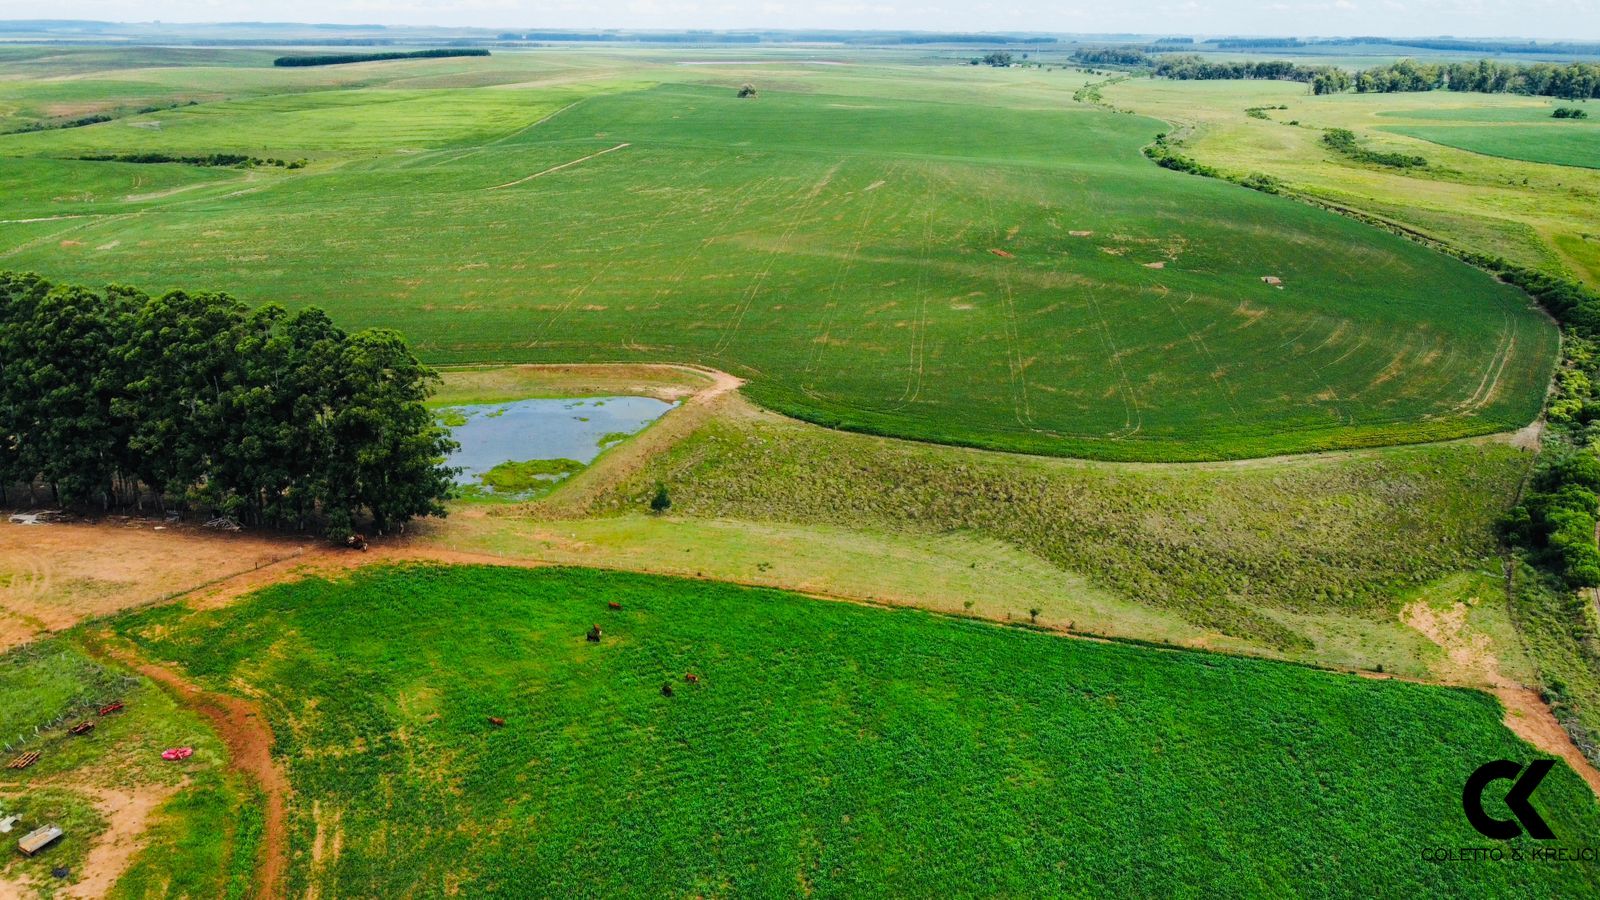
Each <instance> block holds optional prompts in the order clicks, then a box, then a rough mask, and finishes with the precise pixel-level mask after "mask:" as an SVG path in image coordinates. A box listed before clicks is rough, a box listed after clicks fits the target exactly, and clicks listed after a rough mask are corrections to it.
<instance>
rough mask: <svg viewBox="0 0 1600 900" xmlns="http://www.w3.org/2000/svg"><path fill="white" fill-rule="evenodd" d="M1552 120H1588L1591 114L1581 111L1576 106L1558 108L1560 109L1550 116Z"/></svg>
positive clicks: (1557, 108)
mask: <svg viewBox="0 0 1600 900" xmlns="http://www.w3.org/2000/svg"><path fill="white" fill-rule="evenodd" d="M1550 118H1552V119H1587V118H1589V113H1588V111H1587V110H1582V109H1579V108H1577V107H1576V106H1558V107H1556V110H1555V112H1553V113H1551V114H1550Z"/></svg>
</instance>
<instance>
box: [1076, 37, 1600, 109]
mask: <svg viewBox="0 0 1600 900" xmlns="http://www.w3.org/2000/svg"><path fill="white" fill-rule="evenodd" d="M1072 58H1073V60H1074V61H1076V62H1078V63H1081V64H1083V65H1102V66H1131V67H1138V68H1147V69H1150V70H1151V72H1152V74H1154V75H1156V76H1158V77H1161V78H1175V79H1179V80H1185V81H1187V80H1196V81H1206V80H1217V79H1254V78H1264V79H1277V80H1280V81H1302V82H1306V83H1308V84H1310V85H1311V86H1312V92H1313V93H1317V94H1332V93H1339V92H1342V91H1347V90H1350V89H1351V88H1355V90H1357V91H1359V92H1361V93H1394V92H1401V91H1432V90H1437V89H1440V88H1443V89H1447V90H1452V91H1477V92H1481V93H1491V94H1498V93H1513V94H1530V95H1534V96H1542V97H1557V98H1560V99H1563V100H1587V99H1590V98H1592V97H1600V63H1587V62H1574V63H1548V62H1539V63H1503V62H1496V61H1494V60H1492V59H1481V60H1478V61H1477V62H1460V63H1419V62H1417V61H1416V60H1410V59H1403V60H1400V61H1399V62H1396V63H1390V64H1389V65H1386V66H1376V67H1374V68H1371V69H1362V70H1361V71H1359V72H1357V73H1355V75H1354V76H1352V75H1351V74H1350V73H1349V72H1346V71H1345V70H1343V69H1340V68H1337V67H1334V66H1307V65H1301V64H1299V63H1295V62H1290V61H1289V60H1282V59H1273V60H1258V61H1245V60H1241V61H1212V60H1207V59H1205V58H1203V57H1201V56H1198V55H1194V54H1183V55H1176V54H1164V55H1160V56H1152V55H1150V54H1149V53H1146V52H1145V51H1144V50H1142V49H1139V48H1137V47H1097V48H1094V49H1089V50H1079V51H1077V52H1076V53H1074V54H1073V55H1072Z"/></svg>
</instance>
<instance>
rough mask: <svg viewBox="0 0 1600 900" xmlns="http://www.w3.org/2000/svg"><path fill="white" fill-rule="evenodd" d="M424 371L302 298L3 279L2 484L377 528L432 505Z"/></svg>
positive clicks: (395, 339) (438, 508)
mask: <svg viewBox="0 0 1600 900" xmlns="http://www.w3.org/2000/svg"><path fill="white" fill-rule="evenodd" d="M435 377H436V376H435V375H434V374H433V373H432V372H431V371H430V370H428V369H427V368H426V367H424V366H423V365H422V364H421V363H419V362H418V361H417V359H416V357H415V356H414V355H413V354H412V353H411V350H410V348H408V347H407V346H406V343H405V341H404V339H402V338H401V337H400V335H399V334H398V333H396V332H394V331H389V330H384V329H374V330H367V331H360V332H355V333H348V332H345V331H343V330H342V329H340V328H338V327H336V326H335V325H334V324H333V322H332V321H331V320H330V319H329V318H328V316H327V314H326V313H324V312H322V311H321V310H319V309H316V308H307V309H302V310H300V311H298V312H293V313H290V312H288V311H287V310H285V309H284V308H283V307H281V306H276V305H268V306H264V307H261V308H258V309H255V310H253V311H252V310H249V309H247V308H246V307H245V306H244V304H242V303H240V302H239V301H237V300H234V299H232V298H231V297H229V296H227V295H226V294H217V293H201V294H189V293H184V292H182V291H174V292H171V293H168V294H166V295H164V296H161V297H156V298H151V297H149V296H147V295H145V294H143V293H140V292H139V291H136V290H133V289H131V288H126V287H111V288H107V289H106V290H104V291H93V290H89V289H87V288H82V287H74V286H66V285H54V284H51V283H50V282H48V281H45V280H44V279H42V278H40V277H38V276H36V275H27V274H13V273H0V489H3V486H4V485H17V484H26V485H28V486H29V487H30V489H31V487H32V486H33V485H34V484H36V483H38V482H43V483H45V484H48V485H49V486H50V488H51V489H52V490H53V491H54V492H55V494H56V498H57V500H58V501H59V502H60V503H62V504H63V505H65V506H68V507H74V508H85V507H90V506H99V507H100V508H102V509H107V508H111V507H113V506H128V505H133V504H135V503H142V501H143V499H144V497H145V496H146V495H147V494H148V493H154V494H155V495H156V497H157V498H158V499H159V502H161V503H163V504H164V503H166V502H167V498H178V499H179V500H180V501H181V502H183V503H185V504H195V505H199V506H201V507H202V508H205V509H209V510H211V511H212V512H213V513H214V514H219V515H226V516H229V517H232V518H234V519H235V520H237V521H240V522H246V523H250V524H262V525H271V526H275V527H286V528H296V529H304V528H306V527H309V526H311V525H313V524H320V526H321V527H322V529H323V530H324V531H325V532H326V533H327V534H329V535H330V536H334V537H343V536H345V535H348V534H350V533H352V532H353V531H355V530H357V529H358V527H359V522H360V521H361V520H363V519H367V518H370V519H371V522H372V526H373V528H374V529H376V530H377V531H378V532H380V533H382V532H384V531H387V530H389V529H391V528H394V527H396V526H399V525H401V524H403V523H405V522H406V521H408V520H409V519H411V518H412V517H414V516H423V515H443V514H444V508H443V506H442V505H441V501H442V500H443V499H444V498H445V497H446V496H447V495H448V493H449V490H450V487H451V479H452V476H453V474H454V473H453V470H451V469H449V468H446V467H445V466H444V460H445V457H446V456H447V455H448V454H449V452H450V451H451V450H453V449H454V446H455V445H454V443H453V442H452V441H451V440H450V439H449V436H448V433H447V432H446V431H445V430H444V429H442V428H441V427H440V426H439V425H437V424H436V423H435V421H434V418H433V416H432V414H431V413H430V412H429V411H428V410H427V409H426V408H425V407H424V406H423V400H424V399H425V398H426V396H427V393H428V391H429V389H430V387H431V385H432V382H433V380H434V378H435ZM0 502H4V498H3V497H0Z"/></svg>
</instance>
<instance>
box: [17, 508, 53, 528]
mask: <svg viewBox="0 0 1600 900" xmlns="http://www.w3.org/2000/svg"><path fill="white" fill-rule="evenodd" d="M65 517H66V514H65V513H63V512H62V511H61V510H59V509H42V510H40V511H38V512H26V513H13V514H12V516H11V524H13V525H48V524H50V523H51V522H59V521H61V520H62V519H64V518H65Z"/></svg>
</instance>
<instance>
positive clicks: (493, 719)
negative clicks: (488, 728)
mask: <svg viewBox="0 0 1600 900" xmlns="http://www.w3.org/2000/svg"><path fill="white" fill-rule="evenodd" d="M489 724H490V725H493V726H494V727H496V728H504V727H506V720H505V719H502V718H500V717H499V716H490V717H489Z"/></svg>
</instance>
